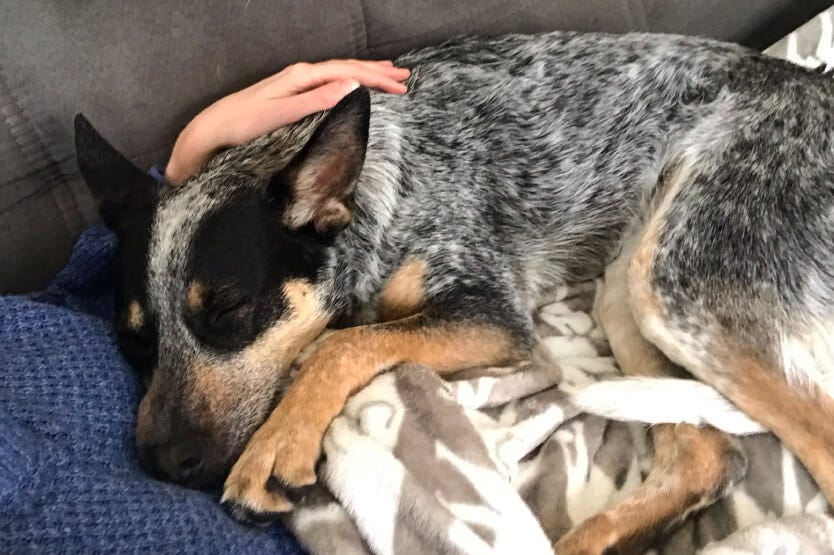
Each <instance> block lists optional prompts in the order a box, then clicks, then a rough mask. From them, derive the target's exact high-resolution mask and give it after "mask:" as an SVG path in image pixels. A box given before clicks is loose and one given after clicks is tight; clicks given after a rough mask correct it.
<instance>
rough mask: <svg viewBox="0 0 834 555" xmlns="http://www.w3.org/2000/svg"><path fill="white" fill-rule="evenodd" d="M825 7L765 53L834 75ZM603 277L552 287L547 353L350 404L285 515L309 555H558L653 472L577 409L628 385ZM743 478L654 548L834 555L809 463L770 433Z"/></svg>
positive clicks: (645, 456) (627, 430)
mask: <svg viewBox="0 0 834 555" xmlns="http://www.w3.org/2000/svg"><path fill="white" fill-rule="evenodd" d="M833 29H834V26H832V10H829V11H828V12H826V13H824V14H822V15H821V16H819V18H818V19H817V20H815V21H813V22H811V23H810V24H809V25H807V26H806V27H804V28H803V29H801V30H800V31H799V32H798V33H794V34H792V35H791V36H789V37H786V38H785V39H783V41H781V42H780V43H778V44H777V45H775V46H774V48H773V49H771V50H770V51H769V53H772V54H774V55H781V56H783V57H789V58H790V59H792V60H794V61H796V62H798V63H802V64H804V65H814V66H816V65H819V64H820V63H825V64H831V65H834V32H832V30H833ZM597 285H598V284H597V283H596V282H590V283H584V284H579V285H575V286H571V287H565V288H562V289H559V290H558V291H555V292H554V293H553V296H552V298H551V302H549V303H548V304H545V305H544V306H541V307H540V308H539V310H538V312H537V314H536V321H537V327H538V334H539V338H540V340H539V349H538V352H537V353H536V355H535V357H534V358H533V360H531V361H528V362H525V363H524V364H521V365H518V366H516V367H511V368H485V369H481V370H478V371H470V372H467V373H464V374H459V375H457V376H454V377H453V379H449V380H444V379H441V378H440V377H438V376H437V375H435V374H434V373H433V372H431V371H429V370H427V369H425V368H421V367H418V366H413V365H404V366H401V367H398V368H396V369H394V370H393V371H391V372H389V373H387V374H385V375H382V376H379V377H378V378H376V379H375V380H374V381H373V382H372V383H371V384H370V385H368V386H367V387H366V388H365V389H364V390H362V391H361V392H359V393H358V394H357V395H355V396H354V397H353V398H352V399H351V400H350V401H349V403H348V405H347V406H346V407H345V409H344V411H343V412H342V414H341V415H340V416H339V417H338V418H336V420H335V421H334V422H333V424H332V425H331V427H330V430H329V432H328V434H327V436H326V438H325V443H324V452H325V455H326V460H325V462H324V463H323V464H322V466H321V468H320V472H319V485H318V486H317V487H316V489H313V490H312V491H311V492H309V493H308V494H307V496H306V497H305V499H304V500H303V501H302V502H301V503H300V504H299V507H298V508H297V509H296V510H295V512H293V513H292V514H291V515H290V517H289V524H290V526H291V527H292V529H293V530H294V531H295V533H296V534H297V536H298V537H299V538H300V540H301V541H302V543H303V544H304V545H305V546H306V547H307V548H308V549H309V550H310V551H311V552H313V553H340V554H364V553H378V554H411V553H466V554H470V553H472V554H475V553H508V552H515V553H531V554H532V553H552V548H551V544H552V542H554V541H555V540H557V539H558V538H559V537H560V536H561V535H562V534H564V533H565V532H566V531H567V530H568V529H569V528H571V527H572V526H574V525H575V524H577V523H579V522H582V521H583V520H584V519H586V518H588V517H590V516H592V515H594V514H596V513H598V512H600V511H601V510H603V509H605V508H607V507H609V506H611V505H613V504H615V503H617V501H618V500H620V499H622V498H624V497H625V496H626V495H628V494H629V492H631V491H633V490H634V489H635V488H636V487H637V486H638V485H639V484H640V483H641V480H642V479H643V478H644V477H645V476H646V474H647V472H648V469H649V467H650V463H651V457H652V453H651V440H650V436H649V435H648V434H647V428H646V426H645V425H643V424H637V423H627V422H620V421H615V420H611V419H607V418H603V417H601V416H598V415H594V414H589V413H586V412H583V411H582V410H581V409H580V408H579V406H578V405H579V404H580V403H577V402H575V397H574V392H576V391H582V388H583V387H585V386H587V385H588V384H593V383H595V382H604V381H608V380H614V379H616V378H618V377H619V371H618V369H617V366H616V362H615V361H614V359H613V357H612V355H611V352H610V350H609V347H608V344H607V342H606V339H605V337H604V334H603V333H602V331H601V329H600V328H599V326H598V325H597V323H596V322H595V320H594V318H593V317H592V308H593V304H594V300H595V295H596V292H597ZM740 442H741V444H742V446H743V448H744V450H745V452H746V454H747V458H748V465H749V466H748V471H747V474H746V476H745V478H744V479H743V480H742V481H741V482H740V483H739V484H738V485H737V486H736V487H735V488H734V489H733V490H732V491H731V492H730V493H729V495H728V496H726V497H725V498H723V499H721V500H720V501H718V502H717V503H716V504H714V505H713V506H711V507H709V508H708V509H706V510H704V511H702V512H700V513H698V514H696V515H695V516H694V517H692V518H690V519H689V520H687V522H686V523H685V524H684V525H683V526H681V527H680V528H679V529H677V530H676V531H675V532H674V533H673V534H672V535H671V536H669V537H667V538H666V539H664V540H663V542H662V543H661V544H659V545H657V546H655V549H654V553H658V554H675V555H678V554H686V553H695V552H702V553H709V554H748V553H749V554H753V553H780V554H789V553H796V554H803V555H804V554H813V553H820V554H821V553H834V520H832V519H830V518H829V517H827V516H825V515H824V513H825V512H826V511H827V510H828V505H827V503H826V501H825V498H824V497H823V495H822V494H821V493H820V491H819V490H818V489H817V487H816V485H815V484H814V481H813V480H812V479H811V477H810V476H809V475H808V473H807V472H806V471H805V469H804V468H803V467H802V465H801V464H800V463H799V462H798V461H797V460H796V459H795V458H794V457H793V456H792V455H791V454H790V453H789V452H788V451H787V450H786V449H785V448H784V447H782V445H781V444H780V443H779V441H778V440H776V439H775V438H774V437H773V436H772V435H770V434H765V433H758V434H752V435H748V436H745V437H742V438H741V439H740Z"/></svg>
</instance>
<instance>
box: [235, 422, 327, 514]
mask: <svg viewBox="0 0 834 555" xmlns="http://www.w3.org/2000/svg"><path fill="white" fill-rule="evenodd" d="M287 431H288V430H287V429H285V430H284V433H280V432H279V434H270V433H269V430H264V429H262V430H259V431H258V432H256V433H255V435H254V436H253V437H252V439H251V440H250V441H249V444H248V445H247V446H246V449H245V450H244V451H243V454H242V455H241V456H240V458H239V459H238V461H237V462H236V463H235V465H234V466H233V467H232V471H231V473H230V474H229V477H228V478H227V479H226V484H225V486H224V491H223V498H222V500H221V502H222V503H223V505H224V506H225V507H226V508H227V509H228V510H229V512H230V513H231V514H232V516H233V517H234V518H235V519H237V520H238V521H240V522H246V523H250V524H269V523H270V522H273V521H275V520H277V519H278V518H279V517H280V516H281V514H283V513H286V512H288V511H290V510H291V509H292V508H293V503H294V502H298V500H299V499H300V498H302V497H303V496H304V495H305V493H306V492H307V490H309V487H310V486H312V485H313V484H315V483H316V473H315V465H316V461H317V460H318V457H319V452H320V445H319V442H316V441H314V440H313V438H311V435H312V434H306V437H305V435H302V434H293V433H290V434H287V433H286V432H287ZM302 438H303V439H302Z"/></svg>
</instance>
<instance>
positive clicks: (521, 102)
mask: <svg viewBox="0 0 834 555" xmlns="http://www.w3.org/2000/svg"><path fill="white" fill-rule="evenodd" d="M399 62H400V63H402V64H404V65H408V66H410V67H413V68H415V70H414V73H415V75H414V77H413V79H412V84H411V91H410V93H409V95H408V96H406V97H392V96H389V95H381V94H380V95H374V96H373V117H372V118H371V133H370V142H369V146H368V153H367V158H366V163H365V169H364V171H363V174H362V178H361V179H360V183H359V185H358V188H357V204H358V205H359V207H360V208H362V207H366V210H365V211H364V212H363V211H362V210H360V211H358V213H357V215H358V218H357V222H356V224H355V225H354V226H352V228H353V229H355V230H356V232H357V233H361V234H362V235H363V237H365V238H366V239H367V238H370V239H371V240H370V241H369V242H368V243H367V244H366V246H365V248H363V252H362V255H367V256H368V257H369V258H368V259H366V260H361V259H359V258H357V251H356V246H357V244H360V243H357V242H356V241H354V240H352V239H348V240H346V242H345V245H346V247H345V248H344V249H343V250H342V252H341V253H340V255H339V256H338V257H337V260H339V261H342V262H343V263H341V264H339V265H338V270H335V271H334V272H333V274H332V275H333V276H334V278H335V279H337V280H338V279H339V276H342V277H350V278H351V279H353V282H352V283H347V282H342V283H338V284H337V285H336V287H335V288H336V289H337V290H339V291H353V292H355V293H356V294H357V295H358V298H359V300H360V301H365V300H368V299H369V298H370V297H371V296H372V294H373V292H374V291H375V290H377V289H378V288H379V287H380V286H381V284H382V283H383V282H384V280H385V279H386V278H387V277H388V275H389V274H390V272H391V271H393V269H395V268H396V267H397V266H398V265H399V264H401V263H402V261H403V259H405V258H406V257H408V256H423V257H428V258H429V259H430V260H431V263H432V264H436V265H440V266H443V267H444V268H445V270H444V271H443V272H438V274H439V275H443V276H447V277H448V276H449V275H450V274H451V275H453V276H456V277H469V276H481V277H482V278H483V280H484V281H498V282H501V283H504V284H507V285H510V284H511V285H512V288H513V291H514V293H516V294H517V295H518V296H517V297H516V298H514V299H503V300H506V301H510V300H511V301H512V302H513V304H515V305H517V306H525V305H526V304H527V303H529V302H532V301H533V299H534V298H535V295H536V294H537V293H538V292H539V291H540V289H541V288H542V287H545V286H549V285H553V284H554V283H560V282H563V281H565V280H577V279H586V278H589V277H592V276H595V275H598V274H599V273H600V272H601V271H602V269H603V268H604V266H605V264H606V263H607V262H608V261H610V259H611V256H612V255H613V254H614V251H615V250H616V248H617V246H618V244H619V241H620V240H621V237H622V235H623V233H624V231H625V229H626V227H627V226H628V225H629V223H630V222H631V221H632V220H633V219H634V218H635V217H638V216H640V215H641V214H642V213H644V212H645V209H646V207H647V205H648V201H650V200H651V198H652V196H653V195H654V193H655V191H656V186H657V184H658V181H659V178H660V176H661V174H662V173H663V171H664V169H665V168H668V167H669V166H670V165H672V164H676V163H679V162H680V160H681V159H682V158H683V157H687V156H688V157H690V158H691V159H692V160H693V161H694V160H695V158H696V157H701V155H702V153H704V152H713V151H714V154H715V155H717V154H718V153H720V152H722V151H723V149H724V148H726V145H727V142H728V141H730V142H735V144H736V145H737V148H743V145H745V144H747V147H748V148H749V149H750V151H749V152H747V153H742V152H738V151H736V155H738V156H741V157H742V158H745V157H746V158H747V159H749V162H750V164H765V165H766V164H768V163H770V162H769V161H764V160H756V159H755V157H756V153H758V152H762V151H764V152H769V151H771V150H772V151H775V152H778V151H779V150H780V149H783V148H784V147H785V145H786V139H787V140H792V141H799V142H803V141H804V143H803V145H805V144H806V143H807V142H811V143H815V144H808V145H807V148H810V149H811V150H814V149H816V152H818V153H819V155H824V154H825V153H824V150H825V149H824V146H823V142H822V141H823V139H824V137H823V135H824V134H825V133H827V129H820V130H817V131H813V130H809V131H808V132H803V131H800V129H801V127H802V125H803V121H802V117H803V115H802V114H803V113H806V112H808V111H810V110H814V109H816V110H818V111H819V112H820V114H819V117H817V116H816V115H808V116H806V117H807V121H822V120H821V119H820V118H822V117H826V118H827V117H828V116H827V113H829V111H828V110H827V106H828V103H829V100H828V99H829V97H830V93H831V92H832V87H831V83H830V80H829V79H827V78H825V77H820V76H816V75H813V74H811V73H810V72H806V71H804V70H802V69H800V68H796V67H794V66H790V65H788V64H783V63H781V62H778V61H775V60H769V59H764V58H763V57H762V56H761V55H760V54H758V53H755V52H752V51H749V50H746V49H743V48H740V47H734V46H730V45H725V44H721V43H716V42H713V41H709V40H705V39H695V38H683V37H674V36H657V35H627V36H624V37H622V36H609V35H585V34H574V33H562V32H559V33H551V34H547V35H541V36H537V37H529V36H510V37H504V38H501V39H494V40H479V39H468V40H463V41H460V42H456V43H452V44H447V45H443V46H441V47H437V48H431V49H427V50H422V51H419V52H416V53H412V54H409V55H406V56H404V57H403V58H402V59H401V60H399ZM800 96H801V97H800ZM773 113H778V114H781V116H780V121H779V122H778V123H773V122H774V121H775V120H774V118H773V117H772V116H773ZM769 121H770V122H772V123H767V122H769ZM777 125H782V126H784V130H783V131H782V132H779V131H778V129H777V128H776V126H777ZM757 128H758V130H757V131H755V130H756V129H757ZM745 133H755V134H756V137H750V138H749V140H753V139H755V140H756V141H758V142H757V143H756V144H753V143H745V139H744V138H743V134H745ZM814 133H816V136H814V137H813V138H812V137H811V134H814ZM797 134H798V135H799V136H798V137H797V136H795V135H797ZM783 136H784V138H783ZM734 137H737V138H738V139H739V140H736V139H735V138H734ZM809 139H810V141H809ZM786 167H787V168H789V169H790V168H793V169H796V170H798V169H799V168H798V167H797V165H796V164H792V165H787V166H786ZM803 171H804V170H803ZM820 171H824V168H822V169H820ZM756 186H758V185H754V184H753V183H752V182H751V183H750V184H748V185H746V186H745V187H746V190H745V192H744V194H743V195H742V197H743V198H745V199H750V198H756V195H752V196H751V194H750V193H751V191H750V188H753V187H756ZM762 200H764V201H766V199H764V198H763V199H762ZM724 208H725V209H727V206H726V202H725V204H724ZM730 212H733V210H730ZM363 216H364V217H363ZM707 227H710V226H707ZM428 286H429V288H430V289H431V288H432V286H433V284H431V283H429V284H428ZM443 286H444V285H443V284H442V283H439V284H436V287H437V288H438V289H442V288H443ZM504 289H507V288H506V287H505V288H504Z"/></svg>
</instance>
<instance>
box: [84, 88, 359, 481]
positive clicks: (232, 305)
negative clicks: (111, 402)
mask: <svg viewBox="0 0 834 555" xmlns="http://www.w3.org/2000/svg"><path fill="white" fill-rule="evenodd" d="M368 113H369V107H368V95H367V91H358V94H357V93H354V94H352V95H350V97H348V98H347V99H345V100H344V101H343V102H342V103H341V104H340V105H339V106H337V107H336V108H334V110H332V111H331V112H330V114H329V115H328V116H326V117H324V118H320V120H319V123H320V124H319V125H318V126H317V127H316V128H315V130H314V131H313V132H312V133H311V134H310V135H309V140H308V141H307V142H306V143H305V145H304V146H303V148H301V149H300V150H298V151H297V152H296V153H295V154H294V155H292V157H291V159H290V160H289V162H288V163H287V164H285V165H284V167H282V168H280V169H279V170H277V171H274V172H272V174H271V175H267V176H266V177H262V176H261V175H262V174H258V173H257V172H245V173H242V174H240V175H239V176H238V178H239V179H240V182H239V183H244V184H245V186H239V187H230V188H229V189H227V190H223V189H222V188H221V189H220V190H219V191H218V192H217V196H218V197H224V198H223V202H218V203H216V204H214V205H213V206H210V207H209V206H207V205H206V203H205V202H203V203H202V204H200V203H195V204H194V205H189V204H188V201H183V200H182V198H181V197H182V196H183V195H187V194H188V192H185V193H183V188H178V189H171V188H169V187H167V186H160V185H158V184H157V183H156V182H155V181H154V180H153V179H151V178H150V177H149V176H148V175H147V174H145V173H144V172H142V171H141V170H139V169H138V168H136V167H135V166H133V164H131V163H130V162H129V161H128V160H127V159H126V158H125V157H123V156H122V155H121V154H119V153H118V152H117V151H116V150H115V149H114V148H113V147H112V146H110V145H109V144H108V143H107V142H106V141H105V140H104V139H103V138H102V137H101V136H100V135H99V134H98V133H97V132H96V131H95V129H93V128H92V126H91V125H90V124H89V123H88V122H87V121H86V120H85V119H84V118H83V116H78V117H77V118H76V146H77V150H78V161H79V168H80V170H81V172H82V174H83V175H84V177H85V179H86V180H87V182H88V184H89V185H90V188H91V190H92V191H93V193H94V195H95V196H96V197H97V198H98V200H99V202H100V205H101V213H102V217H103V220H104V222H105V223H106V224H107V225H108V226H109V227H110V228H111V229H113V230H114V231H115V233H116V234H117V235H118V238H119V249H118V254H117V256H116V261H115V264H114V268H113V269H114V283H115V288H116V293H115V297H116V298H115V305H116V322H115V327H116V335H117V341H118V344H119V347H120V349H121V350H122V352H123V353H124V355H125V357H126V358H127V360H128V361H129V362H130V363H131V364H132V365H133V366H135V367H136V368H137V369H139V370H140V371H141V373H142V374H143V378H144V381H145V384H146V386H147V388H148V390H147V393H146V395H145V398H144V399H143V401H142V404H141V406H140V410H139V415H138V423H137V444H138V447H139V452H140V457H141V458H142V459H143V460H144V461H145V462H146V463H147V465H148V466H149V467H150V468H151V470H152V471H154V472H155V473H156V474H157V475H159V476H161V477H163V478H166V479H171V480H174V481H178V482H183V483H186V484H189V485H195V486H200V485H205V484H208V483H210V482H213V481H216V480H219V479H221V478H222V477H223V476H224V475H225V473H226V472H227V471H228V469H229V467H230V466H231V464H232V463H233V462H234V460H235V457H236V456H237V455H238V454H239V453H240V451H241V450H242V448H243V446H244V444H245V442H246V440H247V439H248V437H249V435H251V433H252V431H253V430H254V428H255V427H257V426H258V425H259V424H260V423H261V422H262V421H263V419H264V418H265V417H266V415H267V413H268V411H269V409H270V408H271V406H272V405H273V404H274V402H275V399H276V396H277V395H279V394H280V392H281V389H282V385H283V384H284V382H285V381H286V379H285V378H286V371H287V369H288V366H289V364H290V362H291V361H292V359H293V358H294V357H295V355H296V354H297V352H298V351H299V350H300V349H302V348H303V347H304V346H306V344H307V343H309V342H310V341H311V340H312V339H313V338H314V337H315V335H317V334H318V333H319V332H320V331H321V329H322V328H323V327H324V325H325V324H326V322H327V320H328V317H329V316H328V315H327V314H325V310H324V308H323V307H322V306H320V305H321V303H319V301H318V299H317V297H316V295H315V292H314V289H315V283H316V280H317V276H318V273H319V270H320V268H321V266H322V264H323V263H324V260H325V257H326V252H327V249H328V248H329V247H330V246H331V245H332V243H333V241H334V238H335V237H336V236H337V235H338V233H339V231H340V230H341V229H342V228H343V227H344V226H345V225H347V223H348V222H349V221H350V218H351V215H350V208H349V207H350V206H351V198H350V197H351V187H352V185H353V181H355V179H356V177H357V176H358V174H359V171H360V169H361V166H362V163H363V160H364V149H365V144H366V142H367V126H368ZM198 186H199V185H198ZM178 197H180V198H179V199H178ZM166 202H167V204H166ZM177 202H182V203H183V206H184V211H185V212H186V217H190V216H192V215H193V219H194V222H193V225H190V226H189V225H186V226H185V227H187V228H188V229H185V228H175V229H173V232H172V233H171V234H170V237H171V241H170V243H168V244H165V245H161V244H160V243H161V242H163V240H162V239H160V237H159V236H160V235H164V233H163V232H160V231H159V230H158V229H155V225H157V224H156V220H157V219H158V218H159V212H160V210H161V211H164V210H165V209H166V206H167V207H168V209H170V206H171V205H176V204H177ZM189 211H190V212H192V213H193V214H189V213H188V212H189ZM155 234H156V236H155ZM166 248H168V249H169V250H168V251H165V249H166ZM152 250H154V252H151V251H152ZM163 251H164V252H163ZM172 265H173V266H172ZM166 272H168V274H167V276H166V275H162V274H165V273H166ZM173 274H176V275H177V276H178V278H177V280H170V279H169V278H170V277H171V276H172V275H173Z"/></svg>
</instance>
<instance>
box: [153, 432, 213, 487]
mask: <svg viewBox="0 0 834 555" xmlns="http://www.w3.org/2000/svg"><path fill="white" fill-rule="evenodd" d="M137 449H138V451H139V462H140V464H141V465H142V467H143V468H145V469H146V470H147V471H148V472H149V473H150V474H151V475H152V476H154V477H155V478H157V479H159V480H165V481H168V482H174V483H176V484H182V485H186V486H192V487H199V486H200V485H201V484H202V482H203V481H204V480H203V479H202V470H203V457H202V454H201V453H200V448H199V446H198V445H197V444H196V442H193V441H182V442H177V443H170V444H167V445H161V446H160V445H138V446H137Z"/></svg>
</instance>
